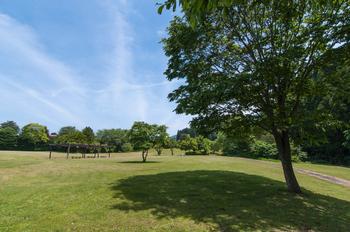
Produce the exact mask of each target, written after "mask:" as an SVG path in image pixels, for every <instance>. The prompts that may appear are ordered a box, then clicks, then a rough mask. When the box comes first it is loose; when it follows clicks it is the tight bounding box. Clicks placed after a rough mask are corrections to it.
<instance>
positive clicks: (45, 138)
mask: <svg viewBox="0 0 350 232" xmlns="http://www.w3.org/2000/svg"><path fill="white" fill-rule="evenodd" d="M348 128H349V126H348V125H347V124H345V123H344V124H343V125H342V126H339V125H337V126H334V127H333V128H331V127H330V128H329V129H328V130H326V131H324V133H323V137H324V140H323V142H319V143H315V144H312V143H310V142H306V141H305V142H304V143H301V144H298V146H297V145H294V144H293V143H292V159H293V160H294V161H300V160H301V161H313V162H322V163H332V164H343V165H350V131H349V130H348ZM319 135H320V134H319ZM50 143H58V144H66V143H84V144H108V145H109V146H111V147H112V151H113V152H130V151H142V157H143V160H144V161H146V159H147V155H148V151H149V149H152V148H153V149H154V150H155V151H156V153H157V154H158V155H161V154H162V151H163V149H170V151H171V154H172V155H173V154H174V149H176V148H177V149H181V150H182V151H184V152H185V154H188V155H208V154H210V153H216V154H223V155H230V156H244V157H249V158H258V159H259V158H266V159H278V150H277V148H276V145H275V142H274V138H273V136H272V135H270V134H268V133H266V132H264V131H262V130H258V129H256V130H252V131H249V132H247V131H246V132H245V133H244V134H236V133H231V134H225V133H223V132H218V133H209V134H206V135H205V136H203V134H200V133H199V132H197V131H196V130H195V129H193V128H184V129H182V130H178V132H177V134H176V135H174V136H170V135H169V134H168V133H167V127H166V126H164V125H156V124H148V123H145V122H135V123H134V125H133V126H132V127H131V129H103V130H98V131H97V132H96V133H95V132H94V131H93V129H92V128H91V127H85V128H84V129H82V130H78V129H77V128H76V127H74V126H65V127H62V128H61V129H60V130H59V131H58V133H52V134H50V133H49V130H48V129H47V127H46V126H43V125H40V124H38V123H30V124H28V125H25V126H24V127H23V128H22V129H20V128H19V126H18V125H17V124H16V122H14V121H7V122H3V123H1V124H0V150H33V151H34V150H47V149H48V144H50Z"/></svg>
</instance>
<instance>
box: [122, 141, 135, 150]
mask: <svg viewBox="0 0 350 232" xmlns="http://www.w3.org/2000/svg"><path fill="white" fill-rule="evenodd" d="M121 149H122V152H130V151H133V147H132V145H131V143H124V144H123V145H122V147H121Z"/></svg>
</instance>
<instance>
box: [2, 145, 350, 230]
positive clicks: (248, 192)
mask: <svg viewBox="0 0 350 232" xmlns="http://www.w3.org/2000/svg"><path fill="white" fill-rule="evenodd" d="M164 154H165V155H163V156H155V155H151V156H150V157H149V162H147V163H141V162H139V161H140V160H141V157H140V154H139V153H123V154H112V158H110V159H108V158H100V159H68V160H66V159H65V158H64V154H58V153H54V154H53V157H54V159H52V160H48V159H47V155H48V153H46V152H6V151H5V152H0V231H11V232H12V231H349V228H350V189H349V188H346V187H342V186H338V185H336V184H332V183H329V182H326V181H322V180H318V179H316V178H314V177H310V176H306V175H302V174H297V175H298V179H299V181H300V184H301V185H302V187H303V191H304V194H303V195H300V196H298V195H294V194H290V193H288V192H286V190H285V185H284V182H283V174H282V170H281V169H280V168H279V165H277V164H276V163H275V162H268V161H259V160H250V159H244V158H234V157H222V156H178V155H175V156H170V155H168V154H170V153H169V152H168V151H167V152H165V153H164ZM177 154H178V153H177ZM297 166H298V167H300V168H305V169H308V168H309V169H310V170H311V169H312V170H315V171H319V172H322V171H323V170H324V171H325V172H324V173H326V174H334V175H339V177H348V176H350V169H348V168H341V169H339V168H338V167H336V166H327V165H313V164H297ZM339 170H341V171H339Z"/></svg>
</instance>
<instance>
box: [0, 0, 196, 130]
mask: <svg viewBox="0 0 350 232" xmlns="http://www.w3.org/2000/svg"><path fill="white" fill-rule="evenodd" d="M98 3H99V4H101V6H102V8H103V9H104V10H105V13H106V14H107V15H109V19H110V21H109V22H104V23H103V26H104V27H105V32H104V34H103V38H104V40H105V41H104V42H106V43H107V44H110V47H109V49H108V50H107V51H105V54H104V56H105V57H104V63H103V65H102V66H100V67H96V72H95V73H94V75H95V76H92V74H87V76H86V75H85V76H84V77H83V76H81V75H80V70H79V67H72V66H70V64H67V63H65V61H64V60H61V59H59V58H57V56H55V55H54V54H52V53H51V52H50V50H49V48H47V47H46V46H45V44H43V42H42V41H41V39H40V34H39V33H38V32H37V31H35V30H34V29H33V28H32V27H31V26H29V25H27V24H25V23H23V22H19V21H17V20H15V19H14V18H12V17H10V16H9V15H6V14H1V13H0V105H6V104H10V105H9V106H7V107H6V109H7V110H6V112H4V113H3V114H2V115H1V116H0V120H16V121H18V122H20V123H22V125H23V124H24V123H29V122H32V121H36V120H40V121H39V122H41V123H43V124H46V125H49V126H50V125H51V126H53V127H55V128H54V129H58V128H59V127H61V126H65V125H74V126H78V127H83V126H88V125H89V126H92V127H94V128H95V129H102V128H110V127H124V128H125V127H129V126H131V124H132V122H134V121H136V120H143V121H148V122H151V123H162V124H166V125H168V126H169V128H170V131H171V133H174V132H175V131H176V130H177V129H180V128H183V127H185V126H187V122H188V121H189V119H190V117H185V116H178V115H176V114H175V113H174V112H172V110H173V108H174V105H173V104H169V102H168V100H167V99H166V95H167V93H169V92H170V91H171V90H172V89H174V87H175V86H177V85H178V83H176V82H175V83H171V82H168V81H166V80H165V79H163V78H164V77H162V76H158V75H161V74H159V73H150V72H146V71H145V72H144V70H142V69H141V68H140V67H138V65H139V64H138V63H136V61H135V60H136V58H137V56H138V55H139V54H138V53H137V52H135V49H134V46H135V43H137V42H138V41H139V40H142V35H140V34H137V31H135V30H136V28H135V27H134V25H133V24H132V23H131V21H130V17H132V16H133V14H139V12H135V10H134V7H133V6H132V5H131V4H132V3H131V2H130V1H127V0H105V1H98ZM133 3H134V4H135V2H133ZM130 12H132V13H130ZM101 25H102V24H101ZM159 33H160V32H159ZM98 38H101V36H99V37H98ZM90 39H93V38H90ZM143 55H144V54H143ZM146 56H147V55H146ZM153 56H157V55H153Z"/></svg>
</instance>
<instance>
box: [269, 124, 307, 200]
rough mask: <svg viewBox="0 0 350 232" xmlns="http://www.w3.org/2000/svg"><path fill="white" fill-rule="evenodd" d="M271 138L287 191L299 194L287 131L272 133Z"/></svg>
mask: <svg viewBox="0 0 350 232" xmlns="http://www.w3.org/2000/svg"><path fill="white" fill-rule="evenodd" d="M273 136H274V138H275V141H276V145H277V149H278V155H279V158H280V160H281V163H282V168H283V173H284V178H285V180H286V184H287V188H288V191H290V192H293V193H301V189H300V186H299V183H298V181H297V178H296V177H295V174H294V170H293V164H292V154H291V148H290V142H289V132H288V130H283V131H281V132H277V131H275V132H274V133H273Z"/></svg>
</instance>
